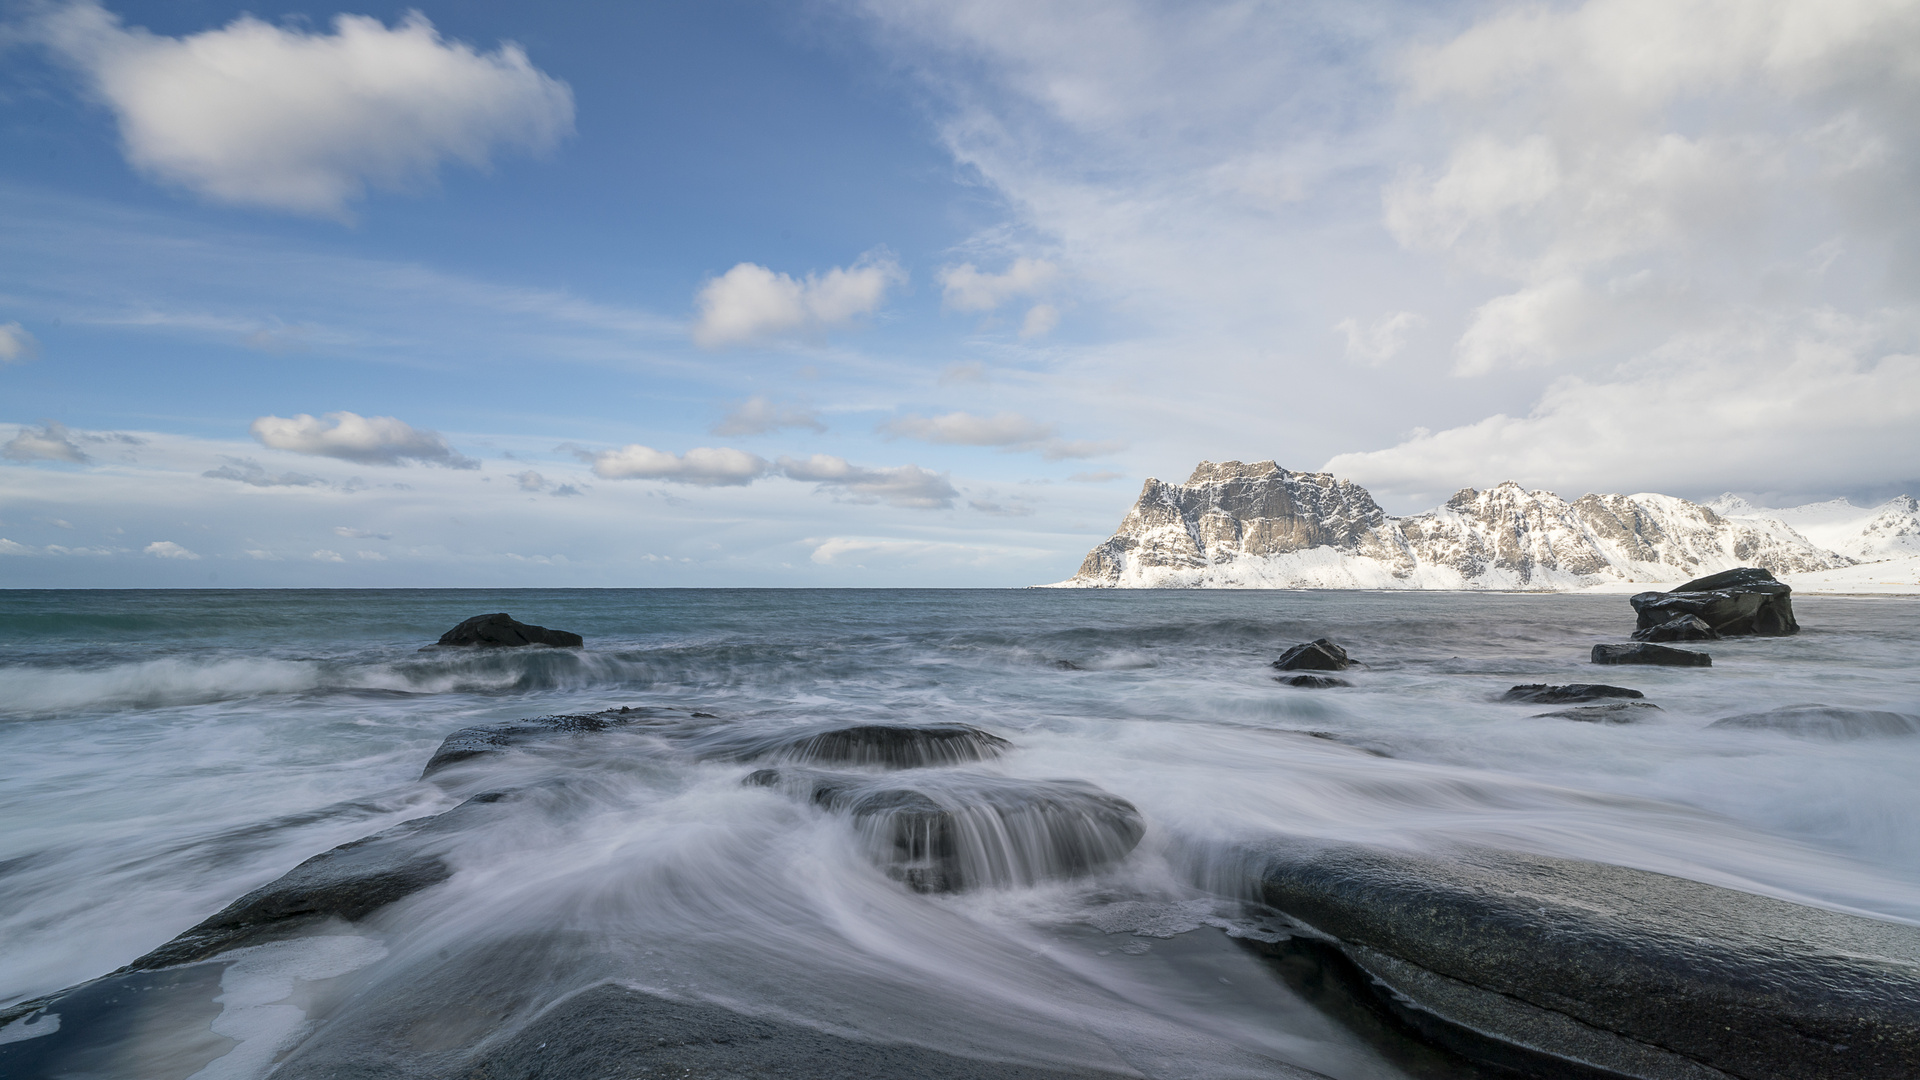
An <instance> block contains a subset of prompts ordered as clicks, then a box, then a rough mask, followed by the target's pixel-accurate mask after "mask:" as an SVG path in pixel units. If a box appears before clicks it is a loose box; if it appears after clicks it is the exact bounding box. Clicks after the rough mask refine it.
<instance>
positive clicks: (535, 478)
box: [513, 469, 547, 491]
mask: <svg viewBox="0 0 1920 1080" xmlns="http://www.w3.org/2000/svg"><path fill="white" fill-rule="evenodd" d="M513 482H514V483H516V484H518V485H519V486H520V490H521V491H545V490H546V487H547V478H546V477H544V476H541V475H540V474H539V473H537V472H534V471H533V470H532V469H528V470H527V471H526V472H523V473H515V474H514V477H513Z"/></svg>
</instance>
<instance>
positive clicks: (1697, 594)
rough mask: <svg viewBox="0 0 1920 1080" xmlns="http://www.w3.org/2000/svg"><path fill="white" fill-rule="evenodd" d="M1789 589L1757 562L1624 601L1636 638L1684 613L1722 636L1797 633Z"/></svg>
mask: <svg viewBox="0 0 1920 1080" xmlns="http://www.w3.org/2000/svg"><path fill="white" fill-rule="evenodd" d="M1792 597H1793V589H1792V587H1791V586H1789V585H1786V584H1785V583H1783V582H1780V581H1776V580H1774V576H1773V574H1771V573H1770V572H1768V571H1766V570H1762V569H1759V568H1758V567H1752V566H1743V567H1740V568H1739V569H1737V570H1728V571H1726V572H1724V573H1719V574H1712V575H1709V576H1707V577H1703V578H1695V579H1694V580H1692V581H1689V582H1687V583H1685V584H1683V585H1680V586H1678V587H1677V588H1674V589H1672V590H1670V591H1668V592H1643V593H1640V594H1638V595H1636V596H1634V597H1632V598H1631V599H1630V600H1629V601H1628V602H1629V603H1631V604H1632V605H1633V610H1634V612H1635V613H1636V614H1637V615H1638V616H1639V622H1638V624H1637V625H1636V626H1635V627H1634V637H1636V638H1639V637H1640V635H1641V634H1642V633H1643V632H1646V631H1650V630H1653V629H1655V628H1656V627H1659V626H1661V625H1662V624H1665V623H1671V622H1674V621H1675V620H1677V619H1680V618H1682V617H1683V616H1687V615H1693V616H1696V617H1698V618H1699V619H1700V621H1701V622H1703V623H1705V624H1706V626H1707V627H1708V628H1709V629H1711V630H1712V631H1713V632H1714V633H1716V634H1720V635H1722V636H1729V637H1731V636H1739V635H1746V634H1760V635H1766V636H1775V637H1778V636H1781V635H1786V634H1797V633H1799V632H1800V624H1799V623H1798V622H1796V621H1794V618H1793V599H1792Z"/></svg>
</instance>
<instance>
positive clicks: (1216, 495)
mask: <svg viewBox="0 0 1920 1080" xmlns="http://www.w3.org/2000/svg"><path fill="white" fill-rule="evenodd" d="M1852 562H1853V560H1851V559H1849V558H1847V557H1845V556H1842V555H1838V554H1835V553H1834V552H1831V551H1827V550H1825V549H1822V548H1820V547H1817V546H1816V545H1814V544H1813V543H1811V542H1810V541H1808V540H1807V539H1806V538H1805V537H1803V536H1801V535H1800V534H1798V533H1796V532H1794V530H1793V529H1792V528H1790V527H1788V526H1786V525H1784V524H1781V523H1780V522H1778V521H1773V520H1771V519H1744V518H1743V519H1733V518H1727V517H1723V516H1722V515H1720V514H1718V513H1716V512H1715V511H1714V510H1712V509H1710V508H1708V507H1705V506H1701V505H1699V504H1697V503H1692V502H1688V501H1687V500H1685V499H1677V498H1673V497H1672V496H1667V495H1653V494H1640V495H1586V496H1583V497H1581V498H1580V499H1578V500H1576V501H1574V502H1568V501H1566V500H1564V499H1562V498H1560V497H1559V496H1557V495H1555V494H1553V493H1552V492H1549V491H1528V490H1527V489H1525V488H1522V487H1521V486H1520V485H1518V484H1513V483H1506V484H1499V485H1496V486H1494V487H1492V488H1489V489H1486V490H1484V491H1480V490H1475V489H1473V488H1466V489H1463V490H1461V491H1460V492H1458V493H1456V494H1455V495H1454V496H1453V497H1452V498H1451V499H1449V500H1447V502H1446V504H1445V505H1443V506H1440V507H1437V508H1436V509H1433V510H1430V511H1428V512H1426V513H1423V514H1415V515H1413V516H1411V517H1403V518H1393V517H1389V516H1387V514H1386V513H1385V512H1384V511H1383V510H1381V508H1380V507H1379V505H1378V504H1376V503H1375V502H1374V500H1373V497H1372V495H1370V494H1369V493H1368V492H1367V490H1366V489H1365V488H1363V487H1360V486H1359V485H1357V484H1354V483H1352V482H1350V481H1344V480H1340V479H1338V478H1336V477H1334V476H1333V475H1332V474H1330V473H1298V472H1291V471H1289V470H1286V469H1283V468H1281V467H1279V465H1277V464H1276V463H1274V462H1272V461H1257V462H1252V463H1244V462H1238V461H1228V462H1218V463H1216V462H1201V463H1200V465H1199V467H1197V468H1196V469H1194V471H1193V475H1192V476H1190V477H1188V479H1187V482H1186V483H1184V484H1172V483H1167V482H1165V481H1162V480H1156V479H1150V480H1148V481H1147V482H1146V484H1145V485H1144V486H1143V487H1142V488H1141V491H1140V497H1139V499H1138V500H1136V501H1135V503H1134V505H1133V508H1132V509H1131V510H1130V511H1128V513H1127V515H1126V518H1125V520H1123V521H1122V522H1121V523H1120V528H1119V530H1118V531H1117V532H1115V533H1114V535H1113V536H1112V537H1111V538H1110V539H1108V540H1106V541H1105V542H1103V543H1101V544H1100V545H1099V546H1097V547H1095V548H1094V549H1093V550H1092V551H1091V552H1089V553H1088V554H1087V557H1086V559H1085V560H1084V561H1083V562H1082V563H1081V565H1080V570H1079V572H1078V573H1076V574H1075V575H1074V576H1073V577H1072V578H1071V579H1069V580H1068V581H1065V582H1061V583H1060V584H1061V585H1063V586H1077V587H1106V588H1113V587H1119V588H1194V587H1242V588H1360V589H1534V590H1554V589H1573V588H1583V587H1586V586H1590V585H1596V584H1602V583H1608V582H1629V581H1647V582H1660V581H1678V580H1682V579H1684V578H1688V577H1694V576H1697V575H1699V574H1702V573H1711V572H1713V571H1716V570H1720V569H1724V568H1727V567H1732V566H1739V565H1743V564H1744V565H1756V566H1764V567H1768V568H1770V569H1772V570H1775V571H1777V572H1782V573H1788V572H1791V573H1802V572H1810V571H1816V570H1827V569H1833V568H1837V567H1842V566H1848V565H1851V564H1852Z"/></svg>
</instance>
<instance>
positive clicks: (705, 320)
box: [693, 251, 907, 349]
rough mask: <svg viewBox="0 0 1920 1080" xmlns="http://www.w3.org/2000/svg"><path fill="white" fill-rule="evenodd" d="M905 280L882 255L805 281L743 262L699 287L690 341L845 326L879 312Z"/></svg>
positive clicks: (728, 341) (733, 340) (715, 344)
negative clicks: (894, 290) (888, 291)
mask: <svg viewBox="0 0 1920 1080" xmlns="http://www.w3.org/2000/svg"><path fill="white" fill-rule="evenodd" d="M906 278H907V275H906V272H905V271H903V270H902V269H900V264H899V263H897V262H895V261H894V259H893V256H891V255H889V254H887V253H886V252H885V251H871V252H868V253H867V254H865V255H863V256H861V257H860V259H859V261H858V262H855V263H854V264H853V265H852V266H848V267H835V268H833V269H831V270H828V271H827V272H826V273H824V274H808V275H807V276H806V278H805V279H798V278H794V277H792V276H790V275H788V274H783V273H776V272H775V271H773V270H770V269H768V268H766V267H764V266H761V265H759V264H758V263H744V262H743V263H740V264H739V265H737V266H735V267H734V268H733V269H731V270H729V271H727V272H726V273H724V274H722V275H720V276H719V277H717V278H713V279H712V280H710V281H708V282H707V283H706V284H705V285H704V286H702V287H701V289H700V295H699V297H698V298H697V300H696V302H695V304H696V307H697V308H698V310H699V315H698V318H697V319H696V320H695V323H694V327H693V340H694V342H695V343H696V344H698V345H700V346H702V347H703V348H709V349H712V348H719V347H721V346H725V345H740V344H745V343H747V342H751V341H757V340H760V339H763V338H772V337H782V336H788V335H793V334H806V333H819V332H822V331H825V330H828V329H831V328H833V327H836V326H844V325H846V324H848V323H850V322H853V321H854V320H855V319H858V318H859V317H861V316H863V315H867V314H870V313H872V312H873V311H875V310H877V309H878V308H879V307H880V305H881V304H882V303H883V302H885V300H886V296H887V290H888V289H889V288H890V287H892V286H894V285H897V284H900V283H902V282H904V281H905V280H906Z"/></svg>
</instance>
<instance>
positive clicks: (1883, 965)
mask: <svg viewBox="0 0 1920 1080" xmlns="http://www.w3.org/2000/svg"><path fill="white" fill-rule="evenodd" d="M1252 858H1253V860H1254V862H1253V872H1254V876H1255V878H1256V880H1257V882H1258V889H1259V892H1260V896H1261V898H1262V899H1263V900H1264V901H1265V902H1266V903H1267V904H1269V905H1271V906H1272V907H1274V908H1277V909H1278V910H1280V911H1282V912H1285V913H1286V914H1288V915H1290V916H1292V917H1293V918H1295V919H1298V920H1300V921H1301V922H1303V923H1305V924H1307V925H1308V926H1310V927H1312V928H1313V929H1314V930H1316V931H1318V932H1320V933H1323V934H1326V935H1329V936H1330V937H1331V938H1333V939H1334V940H1335V941H1336V942H1337V943H1338V944H1339V946H1340V948H1341V949H1342V950H1343V951H1344V952H1346V953H1347V955H1348V956H1349V957H1350V958H1351V959H1353V960H1354V962H1355V963H1358V964H1359V965H1360V966H1362V967H1363V968H1365V969H1367V970H1368V971H1369V972H1370V973H1371V974H1373V975H1374V977H1375V978H1378V979H1380V980H1382V982H1384V983H1385V984H1386V985H1387V986H1388V987H1390V988H1391V990H1392V991H1393V992H1395V993H1398V994H1400V995H1404V996H1405V998H1407V999H1409V1000H1410V1001H1411V1002H1412V1003H1413V1004H1414V1006H1416V1007H1418V1008H1420V1009H1423V1010H1426V1011H1427V1012H1429V1013H1430V1014H1431V1015H1432V1016H1434V1017H1437V1018H1439V1019H1442V1020H1446V1021H1448V1022H1450V1023H1452V1024H1454V1025H1456V1026H1458V1027H1460V1028H1461V1029H1463V1030H1464V1029H1470V1030H1473V1031H1476V1032H1478V1033H1480V1034H1482V1035H1486V1036H1491V1037H1493V1038H1496V1039H1498V1040H1501V1041H1503V1042H1506V1043H1510V1044H1512V1045H1515V1046H1522V1047H1530V1048H1533V1049H1534V1050H1537V1051H1540V1052H1543V1053H1546V1054H1549V1055H1553V1056H1559V1057H1562V1058H1568V1059H1570V1060H1573V1061H1575V1062H1579V1063H1582V1064H1584V1065H1586V1066H1589V1067H1597V1068H1600V1069H1602V1070H1605V1071H1606V1072H1605V1074H1610V1075H1617V1076H1628V1077H1644V1078H1647V1080H1688V1078H1699V1077H1713V1076H1729V1077H1739V1078H1742V1080H1911V1078H1913V1077H1916V1076H1920V927H1914V926H1910V925H1907V924H1903V923H1894V922H1882V921H1879V920H1875V919H1868V918H1862V917H1859V916H1854V915H1846V914H1841V913H1839V912H1834V911H1828V910H1825V909H1822V908H1812V907H1806V906H1803V905H1799V904H1793V903H1788V902H1786V901H1783V900H1776V899H1773V898H1770V897H1764V896H1757V895H1753V894H1750V893H1742V892H1736V891H1734V890H1731V889H1723V888H1719V887H1717V886H1713V885H1706V884H1702V883H1700V882H1695V881H1688V880H1685V879H1682V878H1675V877H1669V876H1667V875H1664V874H1656V873H1651V872H1648V871H1644V870H1632V869H1627V868H1624V867H1617V866H1607V865H1604V864H1600V863H1591V862H1583V861H1578V860H1572V859H1558V858H1551V857H1547V856H1540V855H1527V854H1520V853H1515V852H1506V851H1495V850H1490V849H1481V848H1462V849H1455V850H1450V851H1446V852H1441V853H1430V854H1429V853H1414V852H1408V851H1401V850H1395V849H1387V848H1377V847H1370V846H1365V845H1357V844H1338V843H1332V842H1325V841H1314V840H1305V839H1279V840H1275V841H1272V842H1270V843H1268V844H1266V845H1263V846H1261V847H1259V848H1257V849H1255V850H1254V852H1252ZM1572 1032H1578V1033H1585V1034H1584V1036H1583V1038H1584V1040H1585V1045H1584V1046H1582V1045H1581V1044H1580V1043H1579V1042H1578V1041H1570V1034H1569V1033H1572Z"/></svg>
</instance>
